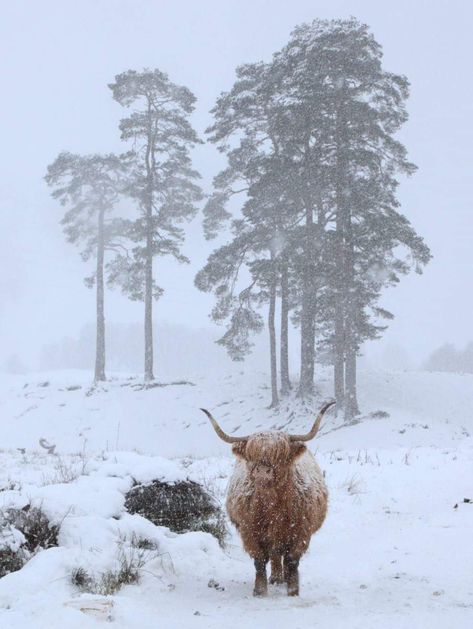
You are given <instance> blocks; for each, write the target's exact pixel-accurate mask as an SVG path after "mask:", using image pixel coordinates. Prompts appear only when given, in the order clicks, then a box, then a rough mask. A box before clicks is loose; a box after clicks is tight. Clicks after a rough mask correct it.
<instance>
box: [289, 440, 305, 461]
mask: <svg viewBox="0 0 473 629" xmlns="http://www.w3.org/2000/svg"><path fill="white" fill-rule="evenodd" d="M306 450H307V448H306V446H305V443H301V442H300V441H293V442H292V443H291V453H290V455H289V456H290V459H291V461H295V460H296V459H297V458H299V457H300V456H302V455H303V454H304V452H305V451H306Z"/></svg>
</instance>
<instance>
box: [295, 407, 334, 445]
mask: <svg viewBox="0 0 473 629" xmlns="http://www.w3.org/2000/svg"><path fill="white" fill-rule="evenodd" d="M334 404H335V401H332V402H327V404H325V405H324V406H322V408H321V409H320V413H319V414H318V415H317V419H316V420H315V422H314V425H313V426H312V429H311V430H309V432H308V433H307V434H305V435H289V439H290V440H291V441H310V440H311V439H313V438H314V437H315V435H316V434H317V432H318V430H319V428H320V422H321V421H322V417H323V416H324V415H325V412H326V411H328V409H329V408H330V407H331V406H333V405H334Z"/></svg>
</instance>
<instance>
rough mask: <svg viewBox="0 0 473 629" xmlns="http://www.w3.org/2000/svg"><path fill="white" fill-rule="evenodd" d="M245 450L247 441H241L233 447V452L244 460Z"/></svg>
mask: <svg viewBox="0 0 473 629" xmlns="http://www.w3.org/2000/svg"><path fill="white" fill-rule="evenodd" d="M245 448H246V441H239V442H238V443H234V444H233V445H232V452H233V454H234V455H235V456H236V457H238V458H239V459H244V458H245Z"/></svg>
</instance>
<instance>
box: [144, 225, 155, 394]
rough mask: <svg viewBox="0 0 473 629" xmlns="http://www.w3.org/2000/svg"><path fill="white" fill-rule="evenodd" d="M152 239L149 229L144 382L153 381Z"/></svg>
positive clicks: (146, 272)
mask: <svg viewBox="0 0 473 629" xmlns="http://www.w3.org/2000/svg"><path fill="white" fill-rule="evenodd" d="M152 247H153V237H152V234H151V228H150V227H148V228H147V233H146V262H145V265H146V266H145V380H146V381H147V382H149V381H150V380H154V373H153V250H152Z"/></svg>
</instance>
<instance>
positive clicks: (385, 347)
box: [0, 0, 473, 378]
mask: <svg viewBox="0 0 473 629" xmlns="http://www.w3.org/2000/svg"><path fill="white" fill-rule="evenodd" d="M350 15H354V16H355V17H357V18H358V19H359V20H361V21H362V22H366V23H367V24H368V25H369V26H370V29H371V31H372V32H373V34H374V36H375V38H376V39H377V40H378V41H379V43H380V44H381V45H382V46H383V50H384V64H383V65H384V67H385V68H386V70H389V71H392V72H396V73H401V74H405V75H406V76H407V77H408V79H409V81H410V82H411V97H410V99H409V101H408V104H407V107H408V111H409V115H410V116H409V121H408V123H407V124H406V125H404V127H403V130H402V132H401V133H400V134H399V138H400V140H401V141H402V142H403V143H404V144H405V145H406V147H407V149H408V151H409V158H410V159H411V160H412V161H413V162H414V163H415V164H417V166H418V167H419V170H418V172H417V173H416V174H415V175H414V176H413V177H412V178H411V179H403V180H402V183H401V187H400V191H399V199H400V202H401V207H402V212H403V214H405V215H406V216H407V218H408V219H409V220H410V221H411V222H412V224H413V227H414V228H415V229H416V231H417V232H418V233H419V234H421V235H422V236H423V237H424V238H425V241H426V243H427V244H428V246H429V247H430V248H431V251H432V253H433V256H434V257H433V260H432V261H431V262H430V263H429V264H428V265H427V267H426V269H425V271H424V274H423V275H422V276H419V275H416V274H411V275H409V276H407V277H405V278H403V279H402V281H401V283H400V285H399V286H397V287H396V288H393V289H388V290H387V291H386V292H385V295H384V298H383V300H382V305H383V306H384V307H386V308H387V309H388V310H391V311H392V312H393V313H394V315H395V319H394V321H392V322H391V323H390V325H389V329H388V330H387V331H386V332H385V333H384V334H383V338H382V339H381V340H378V341H373V342H371V343H369V344H368V345H366V346H365V347H364V349H363V354H364V361H365V364H369V365H370V366H375V367H377V366H383V367H387V368H411V367H418V366H419V365H423V364H425V363H426V361H427V358H428V357H429V355H430V354H431V353H432V351H433V350H436V348H438V347H439V346H442V345H444V344H445V343H449V344H453V345H455V346H456V347H457V348H458V349H455V348H453V350H454V353H455V352H456V353H457V354H458V355H460V354H461V356H463V358H459V359H458V360H457V362H455V361H454V363H452V364H455V365H458V364H460V365H466V364H469V363H468V360H467V359H465V357H464V355H468V347H467V346H468V343H469V341H471V340H472V339H473V334H472V332H471V306H472V296H471V285H472V262H471V234H472V231H473V229H472V228H473V216H472V211H471V210H472V202H471V199H472V196H473V195H472V190H471V174H472V172H473V169H472V166H473V164H472V162H473V159H472V149H471V147H472V145H473V131H472V125H471V102H472V96H473V90H472V84H471V66H470V64H471V58H472V44H471V28H472V26H473V19H472V18H473V8H472V7H471V5H469V4H468V3H465V2H463V1H461V0H460V1H459V0H456V1H453V2H448V3H447V2H442V1H439V0H437V1H435V2H424V1H418V2H416V3H412V2H407V1H404V0H402V1H398V2H396V3H395V4H394V3H389V4H388V3H380V2H375V1H352V2H341V1H334V0H332V1H330V2H320V1H305V0H295V1H294V2H291V3H286V2H282V1H279V0H278V1H271V2H269V1H263V0H253V1H251V2H250V1H247V0H240V1H238V2H236V1H226V2H216V1H213V0H203V1H202V2H199V3H191V2H189V1H187V2H182V1H179V0H177V1H168V0H146V1H144V0H134V1H131V0H114V1H111V0H109V1H106V0H83V1H82V2H81V3H80V4H79V3H73V2H71V1H69V2H54V1H44V0H43V1H42V2H40V3H38V2H34V1H33V0H31V1H17V2H14V3H13V2H10V3H7V2H3V3H2V21H1V23H0V49H1V57H0V58H1V60H2V61H1V65H2V70H1V76H2V88H3V90H2V96H3V98H2V115H1V116H0V126H1V138H2V149H3V150H2V151H1V153H0V160H1V163H0V168H1V177H0V252H1V253H0V255H1V273H0V293H1V296H2V298H1V300H0V368H3V369H7V370H9V371H24V370H30V369H33V370H35V369H54V368H67V367H83V368H88V369H90V368H91V365H92V363H93V352H94V328H93V321H94V312H95V311H94V308H95V306H94V291H91V290H89V289H88V288H86V286H85V285H84V283H83V277H85V276H86V275H87V274H88V273H89V271H90V268H91V265H93V261H91V262H90V263H89V265H87V264H84V263H83V262H82V260H81V258H80V256H79V252H78V250H77V249H75V248H74V247H72V246H71V245H70V244H68V243H67V242H66V241H65V239H64V236H63V233H62V229H61V226H60V224H59V221H60V219H61V217H62V215H63V208H61V207H60V205H59V204H58V203H57V202H55V201H54V200H53V199H51V197H50V191H49V190H48V188H47V186H46V184H45V182H44V180H43V177H44V175H45V172H46V166H47V164H49V163H51V161H52V160H53V159H54V158H55V156H56V155H57V154H58V153H59V152H60V151H62V150H68V151H72V152H77V153H92V152H110V151H116V152H120V151H122V150H123V149H124V145H123V143H122V142H120V139H119V133H118V130H117V126H118V122H119V120H120V118H122V117H123V114H124V112H123V109H122V108H121V107H120V105H118V104H117V103H116V102H114V101H113V99H112V97H111V93H110V90H109V89H108V87H107V84H108V83H110V82H112V81H113V79H114V77H115V75H116V74H118V73H120V72H123V71H125V70H128V69H136V70H141V69H142V68H144V67H148V68H155V67H157V68H159V69H161V70H163V71H165V72H167V73H168V74H169V76H170V79H171V80H172V81H174V82H176V83H179V84H184V85H186V86H188V87H189V88H190V89H191V90H192V92H194V94H195V95H196V96H197V99H198V100H197V106H196V111H195V113H194V114H193V116H192V123H193V125H194V127H195V128H196V129H197V131H198V132H199V133H200V135H201V136H203V132H204V130H205V128H206V127H207V126H208V124H209V123H210V120H211V118H210V114H209V110H210V109H211V108H212V107H213V105H214V103H215V99H216V97H217V96H218V95H219V93H220V92H221V91H223V90H227V89H229V88H230V87H231V85H232V84H233V81H234V77H235V74H234V71H235V68H236V66H237V65H239V64H241V63H244V62H254V61H258V60H264V61H268V60H270V58H271V56H272V53H273V52H274V51H276V50H277V49H279V48H281V46H283V45H284V43H285V42H286V41H287V39H288V36H289V34H290V32H291V31H292V29H293V28H294V27H295V26H296V25H297V24H300V23H302V22H305V21H311V20H313V19H315V18H344V17H349V16H350ZM193 159H194V165H195V167H196V168H197V170H199V171H200V173H201V174H202V176H203V181H202V187H203V189H204V191H205V192H209V191H210V187H211V181H212V178H213V176H214V175H215V174H216V173H217V172H218V171H219V170H220V169H221V168H222V166H223V165H224V157H223V156H221V155H220V154H219V153H218V151H217V149H216V148H215V147H214V146H212V145H210V144H204V145H202V146H199V147H198V148H197V149H196V150H195V151H194V154H193ZM185 229H186V233H187V239H186V242H185V244H184V247H183V250H184V253H185V255H187V256H188V257H189V258H190V260H191V264H190V265H179V264H177V263H176V262H174V261H173V260H172V259H165V258H160V259H159V261H158V262H157V263H156V265H155V271H156V279H157V281H158V283H159V284H160V285H161V286H163V288H164V289H165V294H164V296H163V297H162V298H161V299H160V300H159V301H158V302H157V303H156V305H155V315H154V316H155V321H156V323H157V326H158V335H157V342H156V347H157V354H156V364H157V372H158V376H159V375H160V372H161V366H162V365H167V364H168V363H169V365H171V364H172V357H173V356H174V355H175V354H179V356H180V357H181V361H180V362H181V370H180V374H177V373H175V374H174V373H169V371H168V373H167V376H169V377H171V378H172V377H179V375H181V376H182V377H185V375H186V373H187V371H188V370H189V373H190V372H191V371H195V368H196V367H199V366H200V365H202V366H203V367H205V366H209V365H215V366H216V365H218V364H219V362H220V361H222V360H226V361H228V363H230V359H229V358H226V353H225V351H224V349H223V348H220V347H218V346H216V345H215V344H214V341H215V340H216V339H217V338H218V337H219V335H220V334H221V330H219V329H218V328H217V327H216V326H215V325H214V324H213V323H211V322H210V321H209V318H208V314H209V312H210V310H211V308H212V305H213V298H212V295H209V294H203V293H201V292H199V291H198V290H197V289H196V288H195V287H194V284H193V280H194V276H195V273H196V271H197V270H198V269H199V268H201V267H202V265H203V264H204V263H205V260H206V258H207V256H208V254H209V252H210V251H211V250H212V249H213V247H214V245H213V244H212V243H208V242H206V241H205V239H204V237H203V233H202V228H201V217H200V216H198V217H197V218H196V219H195V220H194V221H193V222H192V223H190V224H189V225H188V226H186V228H185ZM106 304H107V313H108V317H107V324H108V337H109V338H110V342H109V346H108V348H107V354H108V361H109V368H110V369H111V370H115V369H116V370H122V371H138V370H140V367H141V360H142V317H143V307H142V303H140V302H138V303H136V302H131V301H129V300H128V299H126V298H125V297H123V296H122V295H121V294H120V293H119V292H118V291H113V292H111V291H107V294H106ZM112 338H113V340H112ZM176 339H178V340H176ZM176 343H177V345H176ZM265 344H266V336H265V333H264V332H263V334H262V336H261V338H260V339H258V341H257V344H256V347H255V352H254V356H253V357H252V358H251V361H252V363H253V364H257V365H258V366H261V368H266V354H265V353H264V352H263V348H264V347H265ZM450 347H451V345H450ZM462 352H463V353H462ZM444 355H445V356H447V358H448V360H453V359H452V358H451V357H452V352H451V351H450V353H449V352H448V351H446V352H444ZM441 356H442V354H441ZM457 358H458V357H457ZM431 359H432V357H430V359H429V364H428V366H430V367H431V368H439V367H438V364H440V363H435V362H434V363H432V360H431ZM462 361H463V362H462ZM432 364H433V365H434V366H433V367H432ZM449 364H450V363H449ZM245 367H246V365H245ZM245 367H244V368H245ZM239 368H242V366H241V365H240V366H239ZM454 369H458V370H462V369H465V370H468V369H469V368H466V367H461V366H460V367H457V366H455V368H454Z"/></svg>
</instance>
